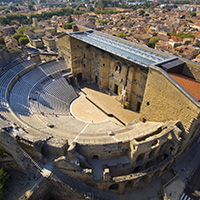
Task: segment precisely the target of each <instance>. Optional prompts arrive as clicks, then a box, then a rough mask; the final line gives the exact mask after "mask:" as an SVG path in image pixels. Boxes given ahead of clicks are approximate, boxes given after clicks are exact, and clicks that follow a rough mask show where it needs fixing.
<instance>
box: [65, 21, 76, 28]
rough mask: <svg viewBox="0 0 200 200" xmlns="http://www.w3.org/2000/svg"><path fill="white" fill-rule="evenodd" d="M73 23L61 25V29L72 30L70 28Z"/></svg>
mask: <svg viewBox="0 0 200 200" xmlns="http://www.w3.org/2000/svg"><path fill="white" fill-rule="evenodd" d="M74 24H75V23H74V22H71V23H64V24H63V25H62V28H64V29H72V26H73V25H74Z"/></svg>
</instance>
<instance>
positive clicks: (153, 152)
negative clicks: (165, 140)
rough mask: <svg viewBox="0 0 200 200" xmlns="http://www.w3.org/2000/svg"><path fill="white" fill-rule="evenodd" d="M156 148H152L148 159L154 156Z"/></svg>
mask: <svg viewBox="0 0 200 200" xmlns="http://www.w3.org/2000/svg"><path fill="white" fill-rule="evenodd" d="M155 152H156V149H152V150H151V151H150V153H149V159H152V158H153V157H154V156H155Z"/></svg>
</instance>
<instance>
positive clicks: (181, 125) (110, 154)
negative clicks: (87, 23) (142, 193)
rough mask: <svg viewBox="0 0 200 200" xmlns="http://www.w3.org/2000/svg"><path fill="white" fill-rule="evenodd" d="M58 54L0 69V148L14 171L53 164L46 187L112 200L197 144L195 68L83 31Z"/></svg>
mask: <svg viewBox="0 0 200 200" xmlns="http://www.w3.org/2000/svg"><path fill="white" fill-rule="evenodd" d="M57 45H58V50H59V57H58V58H57V59H55V60H52V61H49V62H42V63H35V62H34V61H33V60H27V59H25V58H22V57H16V58H13V59H12V61H10V62H9V63H7V65H6V66H5V67H4V68H2V69H1V76H0V95H1V102H0V122H1V136H0V137H1V139H0V145H1V146H3V147H4V148H5V150H6V151H7V152H8V153H9V154H10V155H11V156H12V157H13V158H14V159H15V162H16V168H18V169H19V170H21V171H24V172H25V173H32V171H33V170H35V171H39V174H42V173H43V172H44V170H45V166H46V164H49V165H50V166H51V170H50V171H51V175H49V177H47V179H49V180H51V178H52V176H56V177H57V178H58V180H59V181H62V182H63V183H64V184H65V185H66V187H67V188H68V189H69V188H70V190H69V191H71V192H74V193H78V194H80V195H82V196H83V197H84V196H88V195H89V196H90V198H92V199H118V195H119V194H123V193H124V191H125V190H126V188H127V187H129V188H132V189H133V190H137V189H138V188H140V187H142V186H143V185H145V184H148V183H150V182H151V180H152V179H156V178H158V177H160V176H161V175H162V173H163V172H164V171H165V170H167V169H170V167H171V165H172V164H173V163H174V162H175V161H177V160H178V159H179V158H180V156H181V155H182V153H183V152H185V151H187V150H188V149H189V148H190V147H191V145H192V144H194V143H195V142H197V141H198V139H199V135H200V115H199V113H200V102H199V101H200V93H199V91H200V65H199V64H197V63H195V62H192V61H189V60H186V59H183V58H179V57H176V56H174V55H170V54H167V53H164V52H160V51H157V50H155V49H151V48H148V47H145V46H141V45H139V44H136V43H132V42H129V41H127V40H124V39H120V38H116V37H114V36H110V35H106V34H103V33H101V32H98V31H94V30H87V29H84V28H83V27H80V28H79V30H78V31H75V32H71V33H62V34H60V35H59V36H58V38H57ZM11 141H12V142H11ZM11 143H12V146H13V148H11V147H10V145H11ZM14 149H15V150H14ZM16 149H17V150H16ZM21 156H22V157H23V156H25V158H26V159H25V161H26V162H25V161H23V159H21V158H22V157H21ZM27 160H29V161H27ZM27 163H28V164H27ZM30 165H31V166H32V169H30ZM34 173H35V172H34ZM47 190H48V188H46V190H45V191H47ZM36 191H37V189H36ZM44 193H45V192H44ZM88 193H89V194H88ZM34 195H36V193H35V194H34ZM37 195H39V193H37ZM37 195H36V196H35V197H32V199H38V198H39V199H42V198H43V197H42V196H39V197H38V196H37ZM40 195H42V193H40ZM113 195H116V196H113ZM113 197H115V198H113Z"/></svg>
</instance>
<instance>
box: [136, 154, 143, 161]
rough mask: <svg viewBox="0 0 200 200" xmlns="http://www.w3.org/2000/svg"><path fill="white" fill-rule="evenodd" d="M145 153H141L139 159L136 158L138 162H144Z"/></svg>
mask: <svg viewBox="0 0 200 200" xmlns="http://www.w3.org/2000/svg"><path fill="white" fill-rule="evenodd" d="M144 156H145V154H144V153H141V154H140V155H138V157H137V159H136V163H142V162H143V160H144Z"/></svg>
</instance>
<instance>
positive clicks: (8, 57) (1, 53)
mask: <svg viewBox="0 0 200 200" xmlns="http://www.w3.org/2000/svg"><path fill="white" fill-rule="evenodd" d="M20 55H21V52H13V53H9V52H7V51H6V49H0V69H1V68H3V67H4V66H6V65H8V64H9V63H10V62H11V61H12V60H14V59H16V58H18V57H20Z"/></svg>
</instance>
